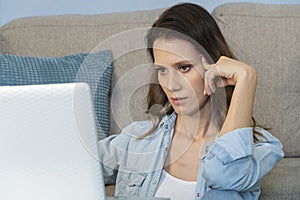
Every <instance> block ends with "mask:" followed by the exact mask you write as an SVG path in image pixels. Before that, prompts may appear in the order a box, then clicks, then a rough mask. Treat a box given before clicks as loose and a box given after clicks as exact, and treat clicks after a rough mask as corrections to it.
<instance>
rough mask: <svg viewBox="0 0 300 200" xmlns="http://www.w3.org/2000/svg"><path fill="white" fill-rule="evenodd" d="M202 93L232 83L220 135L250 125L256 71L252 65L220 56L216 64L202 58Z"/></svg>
mask: <svg viewBox="0 0 300 200" xmlns="http://www.w3.org/2000/svg"><path fill="white" fill-rule="evenodd" d="M202 64H203V67H204V68H205V70H206V72H205V74H204V82H205V84H204V95H211V94H213V93H215V92H216V87H225V86H227V85H234V86H235V88H234V91H233V95H232V98H231V103H230V106H229V109H228V112H227V115H226V118H225V121H224V123H223V126H222V129H221V132H220V136H221V135H223V134H225V133H228V132H230V131H233V130H235V129H237V128H243V127H250V126H252V114H253V102H254V96H255V90H256V82H257V77H256V71H255V69H254V68H253V67H251V66H249V65H247V64H245V63H242V62H239V61H237V60H233V59H231V58H228V57H225V56H222V57H220V59H219V60H218V61H217V63H216V64H212V65H210V64H208V63H207V62H206V61H205V59H202Z"/></svg>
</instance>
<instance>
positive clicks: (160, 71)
mask: <svg viewBox="0 0 300 200" xmlns="http://www.w3.org/2000/svg"><path fill="white" fill-rule="evenodd" d="M156 70H157V72H158V73H160V74H161V75H164V74H166V73H167V69H166V68H163V67H158V68H156Z"/></svg>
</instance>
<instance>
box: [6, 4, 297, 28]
mask: <svg viewBox="0 0 300 200" xmlns="http://www.w3.org/2000/svg"><path fill="white" fill-rule="evenodd" d="M234 1H238V0H198V1H197V0H185V1H184V0H0V26H2V25H3V24H5V23H7V22H9V21H11V20H13V19H15V18H19V17H25V16H35V15H57V14H97V13H110V12H122V11H135V10H150V9H155V8H163V7H169V6H172V5H174V4H176V3H178V2H194V3H198V4H200V5H202V6H203V7H205V8H206V9H207V10H208V11H212V9H213V8H214V7H216V6H217V5H220V4H223V3H225V2H234ZM239 1H243V2H259V3H275V4H280V3H288V4H299V3H300V0H261V1H259V0H239Z"/></svg>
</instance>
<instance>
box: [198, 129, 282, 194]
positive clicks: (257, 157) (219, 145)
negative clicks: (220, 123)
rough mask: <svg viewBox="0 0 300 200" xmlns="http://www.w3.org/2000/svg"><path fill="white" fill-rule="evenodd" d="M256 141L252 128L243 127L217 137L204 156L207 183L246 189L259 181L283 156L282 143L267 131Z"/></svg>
mask: <svg viewBox="0 0 300 200" xmlns="http://www.w3.org/2000/svg"><path fill="white" fill-rule="evenodd" d="M257 131H259V132H260V133H261V134H262V135H263V136H264V137H265V139H263V138H262V140H261V141H260V142H259V143H255V144H253V140H252V137H253V135H252V134H253V131H252V128H250V127H248V128H241V129H236V130H234V131H231V132H229V133H228V134H225V135H223V136H222V137H220V138H218V139H217V140H216V141H215V142H214V143H213V144H212V145H211V146H210V147H209V149H208V151H207V154H206V156H205V157H204V158H203V161H202V166H203V169H204V170H203V174H202V176H203V177H204V178H205V180H206V181H207V185H208V187H211V188H214V189H222V190H236V191H246V190H249V189H251V188H252V187H253V186H255V185H256V184H258V183H259V181H260V180H261V178H262V177H263V176H264V175H266V174H267V173H268V172H269V171H270V170H271V169H272V168H273V167H274V166H275V165H276V163H277V162H279V161H280V160H281V159H282V157H283V155H284V154H283V151H282V144H281V143H280V141H279V140H278V139H277V138H275V137H274V136H272V135H271V134H270V133H269V132H268V131H266V130H263V129H257Z"/></svg>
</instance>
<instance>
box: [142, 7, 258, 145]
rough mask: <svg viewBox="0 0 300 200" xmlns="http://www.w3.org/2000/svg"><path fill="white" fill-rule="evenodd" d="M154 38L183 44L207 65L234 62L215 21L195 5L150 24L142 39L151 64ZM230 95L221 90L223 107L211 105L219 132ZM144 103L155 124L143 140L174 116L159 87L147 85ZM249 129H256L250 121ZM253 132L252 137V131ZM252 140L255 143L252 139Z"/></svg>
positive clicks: (169, 11) (228, 90)
mask: <svg viewBox="0 0 300 200" xmlns="http://www.w3.org/2000/svg"><path fill="white" fill-rule="evenodd" d="M158 38H164V39H174V38H178V39H183V40H186V41H188V42H190V43H191V44H192V45H193V46H194V48H195V49H196V50H198V51H199V52H200V53H201V54H203V55H204V56H205V57H206V58H207V61H208V62H209V63H211V64H212V63H215V62H217V61H218V59H219V58H220V57H221V56H226V57H229V58H233V59H235V57H234V55H233V53H232V52H231V50H230V49H229V47H228V45H227V43H226V41H225V39H224V37H223V35H222V33H221V30H220V29H219V27H218V25H217V23H216V22H215V20H214V19H213V18H212V16H211V15H210V14H209V13H208V12H207V11H206V10H205V9H204V8H202V7H200V6H198V5H196V4H192V3H182V4H177V5H175V6H173V7H171V8H169V9H167V10H165V11H164V12H163V13H162V14H161V15H160V16H159V18H158V19H157V20H156V21H155V22H154V24H153V25H152V27H151V28H150V30H149V31H148V34H147V36H146V40H147V51H148V53H149V55H150V58H151V60H152V62H154V55H153V43H154V41H155V40H156V39H158ZM154 79H155V80H154V81H157V74H155V75H154ZM233 91H234V86H226V87H225V94H226V102H225V104H226V105H225V106H223V107H222V106H219V107H218V105H220V104H221V102H215V103H214V104H215V105H217V107H216V108H215V109H216V112H215V115H214V116H213V119H217V120H216V122H217V125H218V126H219V128H221V126H222V124H223V123H224V120H225V116H226V114H227V110H228V108H229V106H230V102H231V97H232V94H233ZM215 99H217V98H215ZM147 103H148V107H147V111H146V112H147V113H150V114H152V116H154V118H156V120H155V121H156V123H154V126H153V128H152V129H151V130H150V131H148V132H147V133H146V134H145V135H144V136H147V135H148V134H150V133H151V132H152V131H153V130H155V129H156V128H157V125H158V122H159V121H160V120H161V118H162V116H163V114H171V113H172V112H174V109H173V108H172V106H171V105H170V103H169V101H168V98H167V96H166V95H165V93H164V92H163V90H162V88H161V86H160V85H159V84H155V83H151V84H150V86H149V92H148V96H147ZM156 105H160V106H161V108H159V109H153V106H154V107H155V106H156ZM156 107H157V106H156ZM224 107H225V109H224ZM253 126H254V127H255V126H256V124H255V120H254V118H253ZM253 131H254V133H256V131H255V130H254V129H253ZM254 140H255V141H256V140H257V138H256V137H255V136H254Z"/></svg>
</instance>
